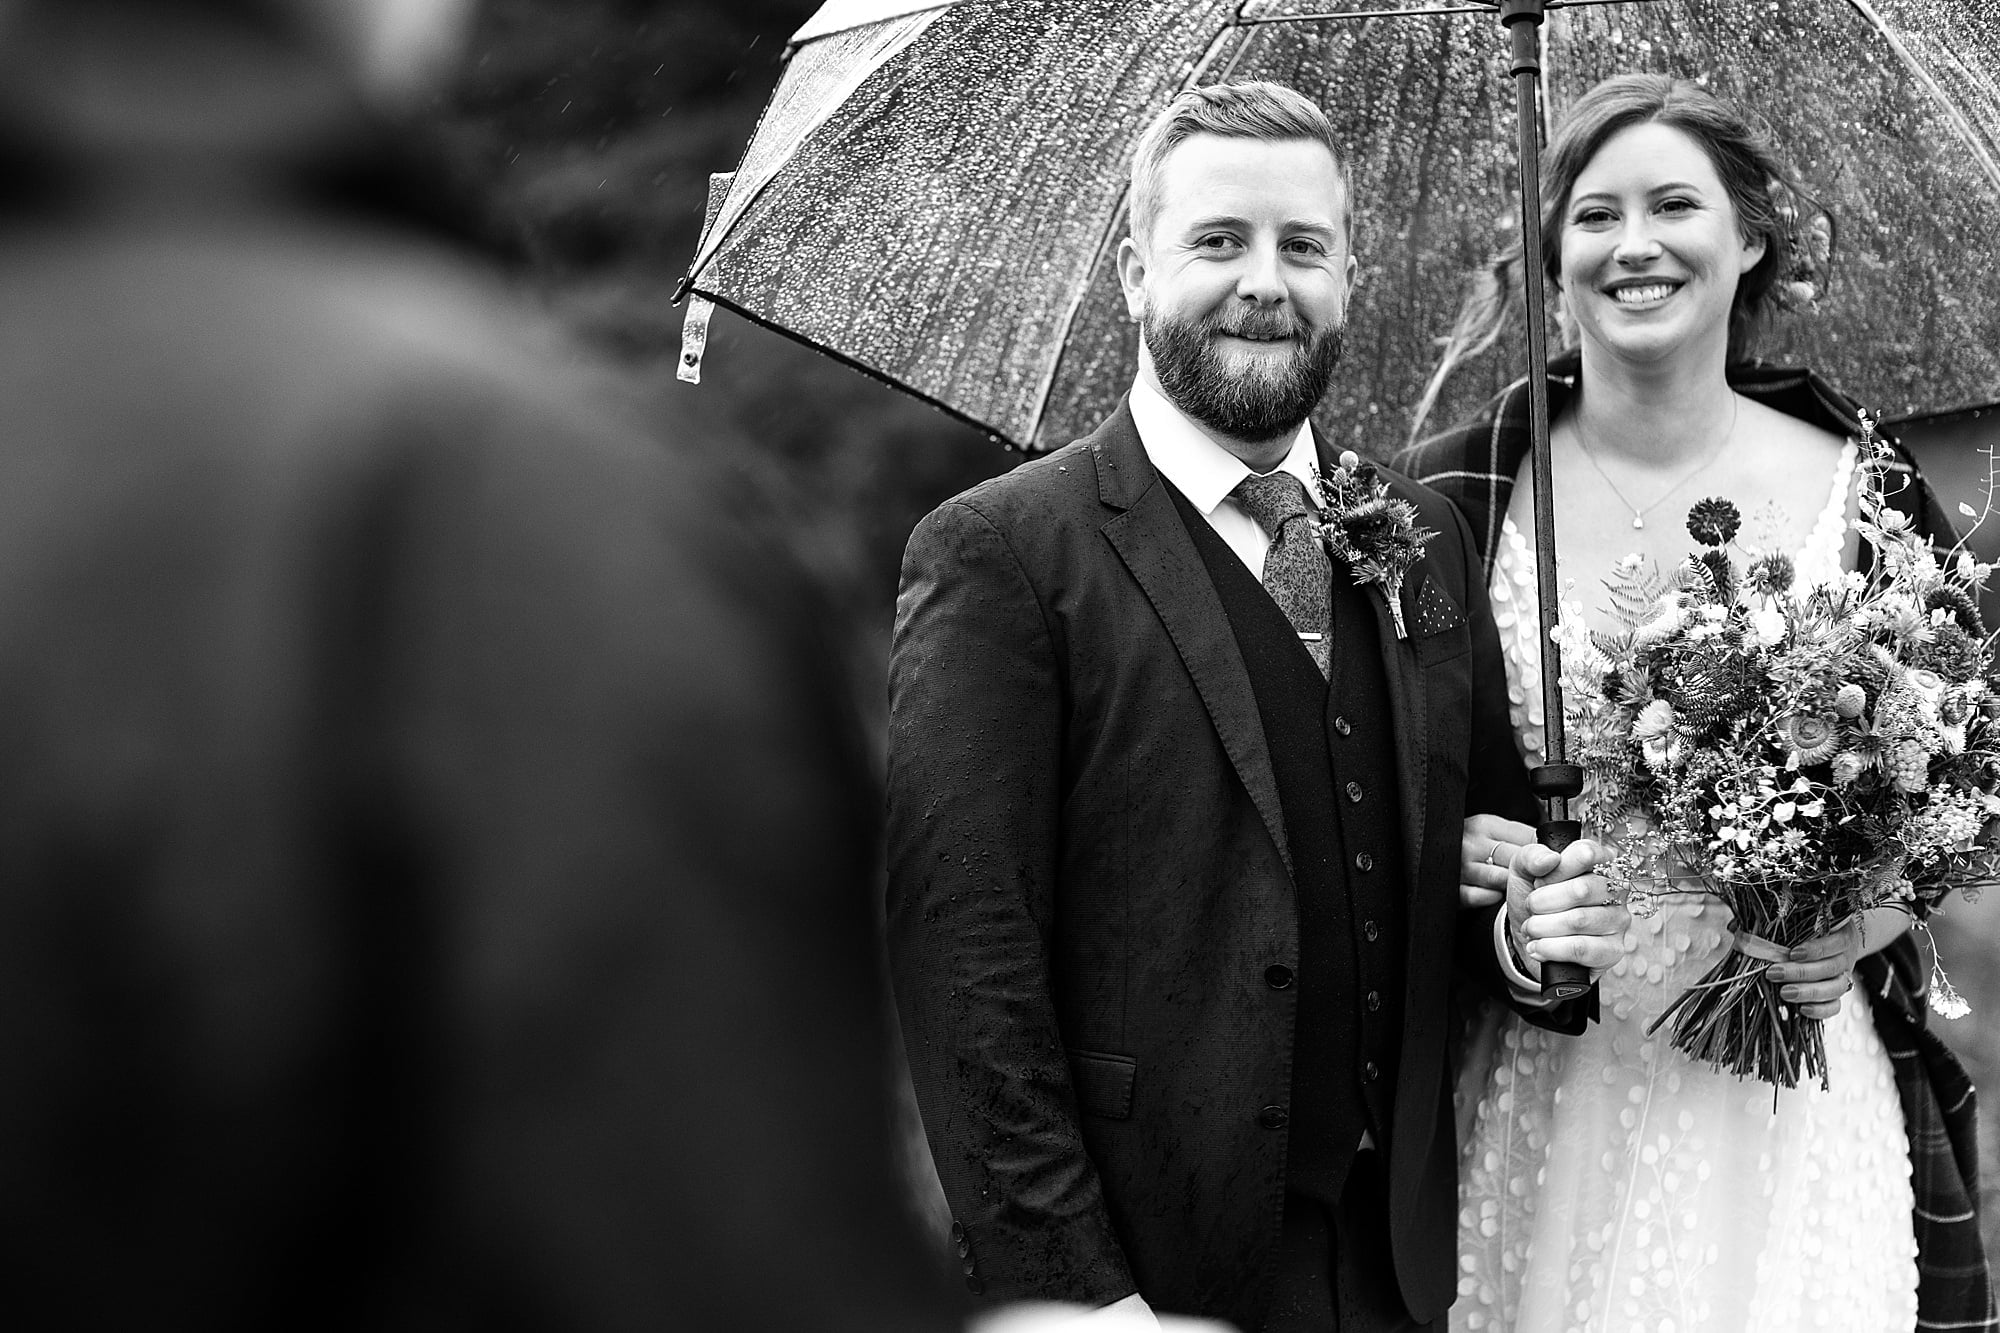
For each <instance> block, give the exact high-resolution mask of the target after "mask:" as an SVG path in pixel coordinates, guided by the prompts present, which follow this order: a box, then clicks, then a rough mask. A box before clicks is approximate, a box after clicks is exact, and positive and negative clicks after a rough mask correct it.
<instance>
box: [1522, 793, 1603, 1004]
mask: <svg viewBox="0 0 2000 1333" xmlns="http://www.w3.org/2000/svg"><path fill="white" fill-rule="evenodd" d="M1529 784H1530V785H1531V786H1532V787H1533V788H1534V792H1535V795H1537V796H1539V797H1541V798H1542V812H1543V817H1542V822H1541V823H1539V824H1537V825H1535V841H1536V842H1539V843H1540V844H1542V846H1544V847H1546V848H1548V849H1549V850H1550V851H1552V852H1559V851H1561V850H1562V849H1563V848H1565V847H1567V846H1569V845H1570V844H1571V843H1573V842H1575V841H1576V840H1577V839H1579V838H1581V837H1582V836H1583V825H1582V824H1581V823H1580V822H1579V821H1577V820H1574V819H1570V818H1567V817H1566V816H1567V814H1568V809H1569V802H1570V798H1571V797H1573V796H1578V795H1581V794H1582V792H1583V769H1582V768H1581V767H1580V766H1578V765H1576V764H1540V765H1537V766H1536V767H1535V769H1534V770H1533V772H1531V773H1530V774H1529ZM1589 990H1590V969H1589V968H1587V967H1585V966H1584V965H1583V964H1581V963H1543V964H1542V997H1543V998H1544V999H1549V1000H1574V999H1575V998H1576V997H1577V996H1579V995H1584V994H1587V993H1588V992H1589Z"/></svg>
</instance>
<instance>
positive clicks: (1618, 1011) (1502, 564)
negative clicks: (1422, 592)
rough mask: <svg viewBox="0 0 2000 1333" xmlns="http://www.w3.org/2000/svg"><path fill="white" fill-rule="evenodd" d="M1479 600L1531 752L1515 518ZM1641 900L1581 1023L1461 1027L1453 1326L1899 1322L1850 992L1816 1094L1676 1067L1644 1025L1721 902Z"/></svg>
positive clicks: (1859, 1007)
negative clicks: (1485, 600)
mask: <svg viewBox="0 0 2000 1333" xmlns="http://www.w3.org/2000/svg"><path fill="white" fill-rule="evenodd" d="M1843 461H1844V463H1847V464H1848V465H1847V466H1843V468H1842V469H1841V470H1840V478H1839V481H1840V484H1838V485H1837V486H1836V489H1835V492H1834V495H1833V497H1832V499H1830V500H1829V504H1828V510H1827V514H1826V515H1823V516H1822V519H1821V522H1820V523H1819V525H1818V526H1817V527H1816V529H1815V531H1814V533H1813V536H1812V538H1811V539H1810V540H1809V541H1808V543H1807V546H1806V549H1805V550H1804V551H1803V552H1801V553H1800V556H1799V562H1798V563H1799V568H1800V570H1801V574H1802V576H1803V577H1806V578H1815V577H1824V576H1825V575H1826V574H1828V573H1830V572H1832V571H1834V570H1837V569H1838V567H1839V558H1840V552H1841V548H1842V545H1843V540H1844V536H1845V517H1846V497H1847V486H1846V484H1845V483H1846V481H1847V478H1848V477H1849V476H1850V470H1851V455H1850V457H1849V458H1846V459H1844V460H1843ZM1492 593H1493V598H1494V610H1495V613H1496V616H1497V618H1498V620H1499V622H1500V627H1501V637H1502V640H1503V643H1504V646H1505V648H1506V655H1507V665H1508V677H1509V680H1508V684H1509V687H1510V691H1511V698H1512V700H1513V709H1514V723H1515V730H1516V734H1517V735H1518V736H1519V737H1520V739H1521V742H1522V747H1523V750H1524V752H1525V753H1527V754H1528V756H1529V758H1530V761H1531V762H1534V761H1536V760H1538V759H1539V748H1540V744H1541V723H1542V718H1541V707H1540V690H1539V685H1538V677H1537V672H1538V671H1539V669H1540V667H1539V654H1537V653H1536V651H1535V641H1536V629H1535V625H1536V611H1535V605H1536V596H1535V574H1534V559H1533V553H1532V549H1531V548H1530V546H1529V544H1528V542H1527V540H1526V539H1525V538H1524V537H1523V536H1522V534H1521V533H1520V532H1519V531H1518V530H1516V529H1515V527H1514V526H1513V525H1512V524H1511V523H1509V524H1508V525H1507V530H1506V535H1505V540H1504V541H1503V543H1502V547H1501V553H1500V559H1499V561H1498V562H1497V563H1496V565H1495V568H1494V574H1493V580H1492ZM1657 901H1658V910H1657V911H1656V912H1655V913H1654V914H1652V915H1650V916H1647V917H1637V918H1634V919H1633V921H1632V925H1631V929H1630V932H1629V934H1628V937H1627V944H1628V946H1629V948H1628V952H1627V954H1626V956H1625V958H1624V959H1623V961H1621V962H1620V963H1618V965H1617V966H1616V967H1614V968H1613V969H1612V970H1611V972H1610V973H1608V974H1607V975H1606V976H1605V977H1604V978H1603V979H1602V982H1601V983H1600V989H1601V1000H1602V1017H1601V1019H1600V1021H1599V1022H1597V1023H1595V1024H1593V1025H1592V1026H1591V1027H1590V1028H1589V1030H1588V1031H1587V1032H1586V1033H1585V1034H1584V1035H1582V1036H1580V1037H1564V1036H1557V1035H1555V1034H1552V1033H1548V1032H1544V1031H1542V1030H1540V1029H1538V1028H1535V1027H1532V1026H1530V1025H1528V1024H1526V1023H1524V1022H1522V1021H1521V1020H1520V1019H1518V1018H1516V1017H1515V1016H1513V1015H1512V1014H1510V1013H1505V1012H1503V1011H1501V1010H1499V1009H1498V1008H1497V1007H1493V1008H1491V1009H1489V1011H1488V1012H1487V1013H1485V1014H1484V1015H1483V1017H1482V1019H1481V1020H1480V1022H1479V1024H1478V1025H1477V1026H1476V1027H1475V1030H1474V1031H1473V1032H1472V1034H1471V1039H1470V1041H1469V1043H1468V1058H1467V1061H1466V1064H1465V1066H1464V1068H1463V1070H1462V1073H1461V1078H1460V1082H1459V1086H1458V1118H1459V1130H1460V1139H1459V1141H1460V1145H1461V1161H1460V1175H1459V1203H1460V1211H1459V1219H1458V1222H1459V1251H1460V1272H1459V1285H1458V1292H1459V1294H1458V1301H1457V1303H1456V1304H1455V1305H1453V1307H1452V1311H1451V1319H1450V1326H1451V1328H1452V1329H1453V1330H1454V1333H1459V1331H1464V1333H1515V1331H1516V1330H1518V1331H1519V1333H1696V1331H1699V1333H1736V1331H1737V1330H1742V1331H1743V1333H1749V1331H1750V1330H1756V1333H1789V1331H1791V1330H1798V1331H1800V1333H1805V1331H1806V1330H1851V1331H1852V1333H1887V1331H1890V1330H1906V1329H1912V1328H1914V1327H1915V1326H1916V1318H1917V1295H1916V1292H1917V1268H1916V1257H1917V1246H1916V1238H1915V1233H1914V1230H1913V1228H1912V1225H1911V1208H1912V1198H1911V1187H1910V1165H1909V1150H1908V1140H1907V1136H1906V1132H1905V1129H1904V1125H1903V1118H1902V1111H1901V1107H1900V1104H1899V1103H1898V1101H1897V1096H1896V1088H1895V1084H1894V1082H1893V1080H1892V1077H1891V1073H1890V1066H1889V1058H1888V1055H1887V1053H1886V1052H1885V1051H1884V1050H1883V1047H1882V1043H1881V1040H1880V1038H1879V1037H1878V1036H1877V1034H1876V1032H1875V1029H1874V1026H1873V1024H1872V1023H1871V1022H1870V1020H1869V1016H1868V1013H1867V1008H1866V1003H1865V1001H1863V1000H1862V998H1861V997H1860V996H1858V995H1850V996H1849V997H1848V999H1847V1001H1846V1002H1845V1003H1844V1004H1843V1005H1842V1006H1841V1012H1840V1014H1839V1016H1838V1017H1836V1018H1834V1019H1831V1020H1829V1021H1828V1022H1827V1024H1826V1028H1825V1035H1826V1047H1827V1063H1828V1072H1829V1076H1830V1080H1831V1087H1830V1088H1829V1089H1825V1090H1822V1089H1821V1088H1820V1087H1819V1086H1818V1084H1817V1083H1816V1082H1815V1083H1810V1084H1807V1085H1804V1086H1801V1087H1798V1088H1795V1089H1785V1090H1782V1091H1779V1090H1774V1089H1773V1088H1772V1087H1771V1086H1770V1085H1768V1084H1765V1083H1761V1082H1755V1081H1745V1080H1740V1079H1738V1078H1736V1077H1735V1076H1734V1075H1731V1074H1728V1073H1725V1072H1723V1071H1720V1070H1715V1069H1711V1068H1709V1067H1708V1066H1707V1065H1704V1064H1699V1063H1696V1062H1694V1061H1691V1060H1689V1059H1688V1058H1687V1057H1686V1056H1684V1055H1682V1054H1681V1053H1680V1052H1678V1051H1676V1050H1674V1049H1673V1048H1672V1047H1671V1046H1670V1045H1669V1043H1668V1033H1667V1029H1666V1028H1664V1027H1663V1028H1662V1029H1661V1031H1660V1033H1659V1034H1658V1035H1657V1036H1648V1035H1646V1027H1647V1025H1648V1024H1650V1023H1651V1022H1652V1021H1653V1020H1654V1018H1656V1017H1657V1016H1658V1015H1659V1014H1660V1013H1661V1012H1662V1011H1663V1010H1664V1009H1665V1008H1666V1006H1667V1005H1668V1004H1670V1003H1671V1002H1672V1001H1673V999H1674V997H1675V996H1677V995H1678V994H1679V993H1680V992H1681V991H1682V990H1683V989H1684V988H1686V987H1687V986H1688V985H1690V984H1692V983H1693V982H1695V981H1697V980H1699V979H1700V978H1701V976H1702V975H1703V974H1704V973H1705V972H1707V971H1708V969H1709V968H1710V967H1711V966H1712V965H1713V964H1714V963H1715V961H1716V960H1717V959H1718V958H1719V957H1720V956H1721V954H1722V952H1723V951H1724V950H1725V949H1726V948H1727V947H1728V942H1729V939H1730V931H1729V914H1728V912H1727V911H1726V909H1724V908H1723V907H1722V906H1721V904H1720V903H1719V902H1718V901H1717V900H1716V899H1715V898H1713V897H1711V896H1709V895H1706V894H1701V893H1684V892H1675V893H1666V894H1662V895H1660V897H1659V898H1658V900H1657ZM1774 1093H1775V1095H1774Z"/></svg>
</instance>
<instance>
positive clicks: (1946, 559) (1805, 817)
mask: <svg viewBox="0 0 2000 1333" xmlns="http://www.w3.org/2000/svg"><path fill="white" fill-rule="evenodd" d="M1861 449H1862V459H1861V465H1860V466H1861V471H1862V487H1861V501H1860V504H1861V516H1860V523H1859V527H1860V530H1861V533H1862V535H1863V536H1864V537H1865V538H1866V539H1867V540H1868V542H1870V543H1871V544H1872V545H1873V546H1874V548H1875V550H1876V552H1877V553H1878V559H1877V561H1876V566H1875V572H1874V573H1873V574H1872V575H1867V576H1864V575H1862V574H1858V573H1848V574H1845V575H1843V576H1841V577H1840V578H1838V579H1837V580H1835V581H1832V582H1829V583H1823V584H1816V585H1813V586H1800V584H1799V583H1798V581H1797V579H1796V577H1795V575H1796V571H1795V570H1794V568H1793V565H1792V561H1791V559H1790V558H1789V557H1787V556H1785V555H1782V554H1775V553H1771V552H1763V553H1759V552H1756V551H1752V550H1744V549H1742V548H1736V549H1737V550H1738V551H1739V552H1740V554H1741V556H1742V558H1741V559H1740V560H1739V559H1738V558H1736V557H1735V556H1733V555H1732V548H1733V547H1735V539H1736V534H1737V531H1738V529H1739V527H1740V524H1741V516H1740V515H1739V514H1738V512H1737V510H1736V507H1735V506H1734V505H1732V504H1730V503H1729V502H1728V501H1726V500H1719V499H1708V500H1703V501H1701V502H1700V503H1698V504H1697V505H1695V507H1694V509H1693V510H1692V511H1691V512H1690V513H1689V515H1688V531H1689V533H1690V535H1692V536H1693V538H1694V540H1695V541H1696V543H1698V545H1699V549H1698V551H1696V552H1695V553H1694V554H1693V555H1692V556H1691V557H1690V558H1689V559H1688V560H1686V561H1685V562H1683V563H1682V564H1681V565H1680V567H1679V568H1677V569H1675V570H1673V571H1671V572H1668V573H1666V574H1661V573H1658V572H1653V571H1647V570H1643V569H1642V568H1641V567H1640V566H1639V564H1638V563H1637V562H1636V561H1628V562H1626V563H1623V564H1621V565H1620V566H1619V567H1618V568H1617V569H1616V570H1615V571H1614V574H1613V577H1612V578H1611V580H1609V585H1608V586H1609V588H1610V592H1611V597H1612V605H1613V608H1614V610H1615V612H1616V614H1617V619H1618V625H1619V628H1618V629H1617V630H1616V631H1614V632H1603V631H1596V632H1592V631H1587V630H1584V629H1582V628H1581V625H1580V621H1578V620H1576V619H1573V618H1570V617H1565V624H1564V627H1563V628H1562V630H1560V631H1558V633H1559V635H1560V637H1561V640H1562V643H1563V646H1564V658H1563V665H1564V677H1565V680H1564V693H1565V698H1566V704H1565V713H1566V714H1567V720H1568V723H1569V728H1570V732H1569V738H1570V747H1569V748H1570V758H1571V760H1572V761H1573V762H1576V763H1579V764H1582V765H1583V766H1584V768H1585V770H1586V772H1587V773H1588V775H1589V777H1590V780H1591V782H1592V784H1593V786H1594V791H1595V804H1596V814H1597V818H1598V820H1599V821H1600V822H1602V823H1605V824H1608V825H1615V824H1617V823H1627V824H1631V825H1635V826H1638V827H1643V828H1646V829H1648V830H1649V831H1648V832H1646V833H1645V834H1644V836H1642V837H1640V838H1638V839H1636V840H1635V841H1634V842H1633V843H1631V844H1628V845H1627V846H1625V847H1624V848H1623V849H1622V850H1621V852H1620V855H1619V856H1618V857H1617V858H1615V859H1614V862H1613V865H1612V867H1611V868H1610V872H1609V873H1610V874H1611V875H1612V877H1613V878H1614V879H1619V878H1623V879H1625V880H1627V881H1628V883H1629V881H1630V878H1631V876H1632V875H1633V874H1634V873H1635V872H1644V873H1645V874H1646V875H1648V876H1649V877H1651V878H1652V879H1653V880H1654V881H1655V882H1665V881H1666V880H1669V879H1672V878H1676V877H1680V878H1685V877H1686V876H1688V875H1693V876H1696V877H1698V878H1699V879H1700V880H1702V881H1704V882H1705V886H1706V888H1707V889H1709V890H1710V891H1712V892H1714V893H1715V894H1717V895H1718V896H1719V897H1720V898H1721V899H1722V900H1723V902H1724V903H1725V904H1726V905H1727V906H1728V907H1729V908H1730V910H1731V911H1732V913H1733V914H1734V917H1735V921H1734V931H1735V943H1734V947H1733V948H1732V949H1731V951H1730V952H1729V953H1728V954H1726V955H1725V956H1724V957H1723V959H1722V961H1721V962H1719V963H1717V964H1716V965H1715V967H1714V968H1712V969H1711V970H1710V971H1709V973H1708V975H1707V976H1705V977H1704V978H1703V979H1702V980H1701V981H1700V982H1698V983H1697V984H1696V985H1694V986H1693V987H1692V988H1690V989H1689V990H1687V991H1685V992H1684V993H1682V994H1681V995H1680V996H1679V997H1678V998H1677V999H1676V1000H1675V1001H1674V1003H1673V1004H1672V1005H1671V1006H1670V1007H1669V1008H1668V1009H1667V1011H1666V1012H1665V1013H1663V1014H1661V1015H1660V1017H1659V1018H1658V1019H1657V1020H1655V1022H1654V1024H1653V1028H1654V1029H1657V1028H1658V1027H1659V1026H1660V1025H1661V1024H1663V1023H1666V1022H1669V1021H1671V1023H1672V1024H1673V1031H1672V1040H1673V1044H1674V1045H1675V1046H1676V1047H1678V1048H1679V1049H1680V1050H1682V1051H1684V1052H1685V1053H1687V1054H1688V1055H1690V1056H1692V1057H1694V1058H1696V1059H1700V1060H1705V1061H1708V1062H1710V1063H1713V1064H1715V1065H1718V1066H1720V1067H1722V1068H1725V1069H1729V1070H1731V1071H1733V1072H1734V1073H1736V1074H1737V1075H1738V1076H1739V1077H1742V1076H1746V1075H1755V1076H1756V1077H1758V1078H1760V1079H1764V1080H1766V1081H1768V1082H1771V1083H1773V1084H1776V1085H1779V1086H1783V1087H1794V1086H1796V1085H1797V1083H1798V1080H1799V1078H1800V1076H1801V1075H1806V1076H1812V1075H1817V1076H1818V1077H1819V1079H1820V1082H1821V1084H1822V1086H1824V1084H1825V1082H1826V1052H1825V1045H1824V1042H1823V1039H1822V1036H1821V1033H1820V1026H1819V1024H1818V1022H1816V1021H1814V1020H1812V1019H1808V1018H1806V1017H1804V1016H1803V1015H1801V1014H1799V1013H1798V1012H1797V1011H1796V1010H1795V1009H1793V1008H1791V1007H1790V1006H1788V1005H1786V1004H1784V1003H1783V1002H1782V1001H1780V1000H1779V999H1778V995H1777V989H1776V987H1775V986H1773V985H1772V984H1771V982H1770V981H1769V980H1768V979H1767V977H1766V975H1765V968H1766V967H1767V966H1768V965H1769V963H1771V962H1775V961H1778V960H1780V959H1782V958H1783V957H1785V954H1786V951H1788V950H1789V949H1791V948H1793V947H1794V946H1796V945H1799V944H1803V943H1805V942H1806V941H1807V940H1810V939H1812V938H1814V937H1816V936H1819V935H1823V934H1826V933H1828V932H1830V931H1833V930H1836V929H1839V928H1841V927H1842V926H1844V925H1845V924H1846V923H1848V922H1849V921H1850V920H1852V919H1853V918H1855V917H1856V916H1857V915H1858V914H1860V913H1861V912H1863V911H1865V910H1867V909H1868V908H1871V907H1878V906H1885V905H1895V906H1899V907H1902V908H1904V909H1906V910H1917V909H1919V908H1928V907H1929V906H1931V905H1934V904H1935V903H1936V902H1937V901H1938V900H1939V899H1941V898H1942V897H1943V896H1944V895H1945V894H1946V893H1947V892H1949V891H1950V890H1952V889H1954V888H1957V889H1960V890H1962V891H1964V892H1966V893H1967V895H1968V896H1976V893H1977V891H1978V890H1979V889H1980V888H1982V887H1984V886H1985V885H1987V884H1991V883H1994V882H1995V881H1996V879H2000V852H1996V850H1995V839H1994V837H1993V836H1991V835H1992V833H1993V832H1994V831H1995V830H1996V829H2000V822H1996V817H2000V796H1996V794H1995V792H1996V788H2000V677H1996V674H1995V664H1994V660H1993V656H1992V651H1991V649H1992V639H1991V637H1990V636H1989V635H1988V634H1987V632H1986V629H1985V626H1984V625H1983V624H1982V623H1981V620H1980V616H1979V611H1978V605H1977V596H1978V592H1979V589H1980V588H1981V587H1982V586H1983V585H1984V583H1985V580H1986V578H1987V576H1988V575H1989V574H1990V573H1991V571H1992V568H1993V567H1992V566H1991V565H1987V564H1981V563H1979V562H1978V561H1976V560H1975V559H1974V558H1973V557H1972V555H1971V553H1970V552H1968V551H1966V550H1964V549H1963V548H1962V547H1961V548H1959V549H1955V550H1954V551H1952V552H1949V553H1945V554H1944V555H1942V556H1940V554H1939V553H1938V552H1936V551H1934V550H1933V549H1932V548H1931V546H1930V545H1929V544H1928V543H1927V542H1925V541H1924V540H1923V539H1922V538H1920V537H1919V536H1918V535H1917V534H1916V533H1915V532H1914V531H1913V530H1912V529H1911V527H1910V524H1909V521H1908V519H1907V517H1906V516H1905V515H1904V514H1903V513H1902V512H1901V511H1899V510H1897V509H1895V508H1893V507H1891V506H1890V505H1889V504H1888V503H1887V502H1886V487H1887V486H1888V485H1889V484H1890V483H1889V478H1890V472H1889V468H1888V461H1889V458H1890V453H1889V449H1888V446H1887V445H1886V444H1884V443H1883V442H1882V441H1881V440H1880V439H1879V438H1878V437H1877V436H1876V435H1875V433H1874V430H1873V423H1872V422H1868V421H1867V420H1866V419H1865V418H1864V421H1863V434H1862V441H1861ZM1965 512H1967V513H1968V514H1969V513H1970V512H1971V511H1970V510H1969V509H1967V510H1966V511H1965ZM1632 910H1634V911H1635V912H1642V913H1643V912H1644V911H1645V910H1646V904H1645V902H1644V901H1643V897H1642V896H1641V897H1639V898H1638V900H1635V901H1634V902H1633V903H1632ZM1932 1003H1933V1005H1934V1006H1937V1007H1938V1008H1939V1009H1940V1011H1941V1012H1945V1013H1947V1014H1949V1015H1950V1016H1952V1017H1956V1016H1957V1015H1958V1014H1959V1013H1962V1012H1964V1006H1963V1002H1962V1001H1960V1000H1958V998H1957V996H1956V994H1955V992H1953V991H1952V990H1951V988H1950V984H1949V982H1948V981H1946V980H1945V979H1944V977H1943V974H1942V972H1939V973H1937V974H1936V975H1935V977H1934V981H1933V990H1932Z"/></svg>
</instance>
